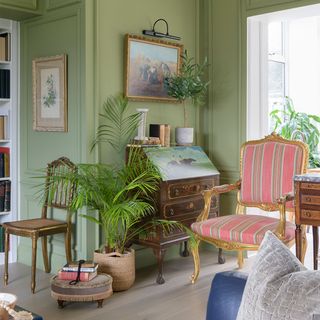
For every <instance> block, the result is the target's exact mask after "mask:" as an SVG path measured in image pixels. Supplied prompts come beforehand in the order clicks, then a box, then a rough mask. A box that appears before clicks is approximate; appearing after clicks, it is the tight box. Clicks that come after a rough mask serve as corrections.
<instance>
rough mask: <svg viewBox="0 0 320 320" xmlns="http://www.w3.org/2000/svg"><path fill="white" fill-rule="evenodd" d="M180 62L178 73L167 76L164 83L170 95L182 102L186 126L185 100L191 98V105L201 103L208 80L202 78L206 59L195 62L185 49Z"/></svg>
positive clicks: (206, 65)
mask: <svg viewBox="0 0 320 320" xmlns="http://www.w3.org/2000/svg"><path fill="white" fill-rule="evenodd" d="M181 59H182V64H181V68H180V70H179V73H177V74H173V75H170V76H167V77H166V78H165V79H164V84H165V86H166V88H167V90H168V95H169V96H170V97H173V98H176V99H177V100H178V101H179V102H182V103H183V110H184V126H185V127H187V126H188V116H187V110H186V104H185V101H186V100H187V99H191V101H192V103H193V105H195V106H199V105H202V104H203V103H204V101H205V96H206V92H207V87H208V85H209V82H206V81H204V80H203V75H204V71H205V69H206V68H207V67H208V61H207V59H205V60H204V62H203V63H201V64H199V63H195V62H194V58H190V57H189V56H188V53H187V51H185V52H184V53H183V55H182V56H181Z"/></svg>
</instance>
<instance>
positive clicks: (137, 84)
mask: <svg viewBox="0 0 320 320" xmlns="http://www.w3.org/2000/svg"><path fill="white" fill-rule="evenodd" d="M125 48H126V53H125V54H126V59H125V60H126V65H125V95H126V97H128V99H130V100H141V101H150V100H153V101H161V102H171V103H172V102H176V101H177V99H176V98H175V97H172V96H170V95H168V92H167V87H166V86H165V85H164V79H165V78H166V77H167V76H169V75H171V74H175V73H177V72H178V69H179V66H180V62H181V58H180V56H181V53H182V50H183V46H182V45H181V44H177V43H170V42H167V41H163V40H154V39H150V38H146V37H142V36H136V35H129V34H127V35H126V37H125Z"/></svg>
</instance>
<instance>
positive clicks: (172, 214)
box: [169, 208, 174, 216]
mask: <svg viewBox="0 0 320 320" xmlns="http://www.w3.org/2000/svg"><path fill="white" fill-rule="evenodd" d="M169 214H170V216H174V210H173V209H172V208H171V209H170V210H169Z"/></svg>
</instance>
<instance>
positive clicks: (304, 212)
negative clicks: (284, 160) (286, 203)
mask: <svg viewBox="0 0 320 320" xmlns="http://www.w3.org/2000/svg"><path fill="white" fill-rule="evenodd" d="M294 184H295V221H296V255H297V257H298V258H299V259H300V260H301V254H302V253H301V247H302V243H301V242H302V241H301V240H302V239H301V236H302V235H301V225H311V226H312V231H313V247H314V248H313V249H314V250H313V252H314V256H313V258H314V259H313V260H314V269H317V268H318V241H319V240H318V238H319V237H318V226H320V175H319V174H305V175H299V176H295V179H294Z"/></svg>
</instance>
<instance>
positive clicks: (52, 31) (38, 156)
mask: <svg viewBox="0 0 320 320" xmlns="http://www.w3.org/2000/svg"><path fill="white" fill-rule="evenodd" d="M3 1H5V0H3ZM3 1H0V16H1V17H4V18H10V16H9V14H8V13H7V11H6V10H7V9H8V3H9V4H10V8H9V9H10V10H13V11H14V12H15V14H17V17H18V16H19V14H22V15H21V16H20V18H17V19H20V20H21V19H22V17H23V12H26V11H31V13H33V14H34V15H38V17H35V18H28V19H25V18H23V20H22V21H21V83H20V86H21V97H20V101H21V105H20V115H21V116H20V146H19V150H20V153H19V158H20V186H21V189H20V198H21V205H20V207H21V208H20V209H21V210H20V218H32V217H35V216H38V215H39V204H38V202H37V200H35V199H34V190H33V189H32V188H31V187H32V185H34V180H33V179H31V176H33V175H34V172H35V170H36V169H38V168H43V167H45V165H46V163H47V162H49V161H51V160H52V159H54V158H57V157H58V156H60V155H66V156H68V157H70V158H71V159H72V160H73V161H75V162H89V161H97V160H101V161H111V160H112V159H113V157H112V156H111V155H110V150H108V149H107V148H106V147H105V146H104V147H102V148H101V150H96V151H95V152H94V153H89V145H90V142H91V141H92V138H93V136H94V129H95V127H96V126H97V124H98V123H99V118H98V113H99V110H100V109H101V106H102V103H103V101H104V100H105V98H106V97H107V96H109V95H110V94H117V93H120V92H122V91H123V73H124V63H123V60H124V59H123V52H124V41H123V38H124V35H125V34H126V33H131V34H141V31H142V30H143V29H150V28H151V27H152V24H153V22H154V21H155V20H156V19H158V18H165V19H166V20H167V21H168V23H169V27H170V29H169V30H170V33H172V34H176V35H180V36H182V41H181V42H182V43H183V44H184V45H185V47H186V48H187V49H188V51H189V53H190V55H193V56H195V57H196V58H197V59H198V58H200V59H201V60H202V59H203V57H205V56H207V57H208V58H209V62H210V68H209V70H208V78H209V79H210V80H211V85H210V89H209V94H208V103H207V104H206V105H205V106H203V107H202V108H201V109H199V110H195V109H193V108H191V106H189V112H190V119H191V125H193V126H195V127H196V131H197V133H198V134H197V142H198V143H199V144H203V145H204V146H205V148H206V150H207V151H208V153H209V155H210V157H211V158H212V159H213V161H214V163H215V164H216V165H217V167H218V168H219V170H220V171H221V182H222V183H229V182H234V181H235V180H236V179H237V178H238V171H239V148H240V144H241V143H242V142H243V141H244V140H245V134H246V133H245V126H246V18H247V16H249V15H254V14H261V13H264V12H270V11H274V10H280V9H286V8H290V7H295V6H301V5H307V4H312V3H318V2H319V1H305V0H301V1H292V0H239V1H238V0H174V1H173V0H162V1H157V0H139V1H132V0H108V1H106V0H94V1H93V0H82V1H81V0H67V1H63V0H43V1H39V2H37V7H36V9H34V10H32V9H30V8H29V9H28V8H21V3H27V5H28V1H27V2H25V1H22V2H21V0H17V1H10V2H8V1H6V3H5V4H4V3H3ZM33 3H34V1H33V0H30V3H29V4H31V5H32V4H33ZM15 4H16V6H15ZM11 13H12V12H11ZM29 13H30V12H29ZM159 27H160V31H164V30H162V29H161V28H162V26H161V25H159ZM61 53H67V55H68V108H69V110H68V114H69V132H68V133H48V132H47V133H46V132H34V131H33V130H32V71H31V63H32V59H33V58H36V57H41V56H50V55H56V54H61ZM130 105H131V109H132V110H135V108H138V107H146V108H149V113H148V123H151V122H159V123H170V124H171V126H172V128H174V127H176V126H181V125H182V124H183V111H182V107H181V105H176V104H166V103H159V102H131V103H130ZM171 140H172V141H174V137H173V135H172V138H171ZM233 205H234V196H228V197H224V198H223V201H222V212H223V213H227V212H230V210H231V209H232V208H233ZM95 231H96V230H95V228H94V226H92V225H90V224H88V223H87V222H86V221H85V220H84V219H81V218H78V220H77V232H76V239H75V240H76V241H75V243H76V244H77V245H76V247H75V250H76V251H77V252H78V256H79V257H80V256H81V257H85V256H86V255H89V256H90V254H91V253H92V250H93V248H94V247H95V245H96V243H97V241H98V235H97V234H98V233H97V232H95ZM89 234H90V236H88V235H89ZM51 249H52V252H53V256H52V260H53V270H55V268H57V267H58V266H60V265H61V264H62V263H63V262H64V259H65V258H64V247H63V239H62V238H60V237H55V238H54V240H53V241H52V242H51ZM30 252H31V250H30V243H29V242H26V241H23V242H22V243H21V245H20V247H19V261H21V262H24V263H30ZM39 253H40V250H39ZM171 253H172V254H176V248H174V249H172V250H171ZM151 255H152V254H151V252H150V250H139V251H138V257H137V264H138V266H139V265H140V266H141V265H144V264H149V263H152V262H155V260H154V258H151ZM169 256H170V254H169ZM38 263H39V267H42V259H41V255H39V259H38Z"/></svg>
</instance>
